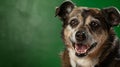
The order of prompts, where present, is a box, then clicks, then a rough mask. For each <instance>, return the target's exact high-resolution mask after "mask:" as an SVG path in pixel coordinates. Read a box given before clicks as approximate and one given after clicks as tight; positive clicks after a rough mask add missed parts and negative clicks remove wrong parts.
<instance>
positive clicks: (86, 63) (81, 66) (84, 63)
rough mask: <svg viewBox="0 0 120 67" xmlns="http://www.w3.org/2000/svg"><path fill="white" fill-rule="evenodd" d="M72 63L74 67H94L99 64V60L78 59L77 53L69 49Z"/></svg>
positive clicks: (86, 57)
mask: <svg viewBox="0 0 120 67" xmlns="http://www.w3.org/2000/svg"><path fill="white" fill-rule="evenodd" d="M69 57H70V63H71V66H72V67H94V66H95V65H96V64H97V63H98V60H97V59H90V58H89V57H88V56H85V57H77V56H76V55H75V51H73V50H71V49H69Z"/></svg>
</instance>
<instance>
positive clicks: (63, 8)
mask: <svg viewBox="0 0 120 67" xmlns="http://www.w3.org/2000/svg"><path fill="white" fill-rule="evenodd" d="M73 8H74V4H73V3H72V2H70V1H65V2H63V3H62V4H61V5H60V7H58V8H56V14H55V15H56V16H59V17H60V18H61V20H63V21H64V20H65V19H66V18H67V17H68V15H69V13H70V12H71V11H72V10H73Z"/></svg>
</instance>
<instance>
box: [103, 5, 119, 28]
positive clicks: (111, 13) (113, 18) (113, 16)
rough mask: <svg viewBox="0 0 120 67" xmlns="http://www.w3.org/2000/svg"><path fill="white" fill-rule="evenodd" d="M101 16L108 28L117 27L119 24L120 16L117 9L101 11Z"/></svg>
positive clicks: (110, 8)
mask: <svg viewBox="0 0 120 67" xmlns="http://www.w3.org/2000/svg"><path fill="white" fill-rule="evenodd" d="M102 13H103V16H104V18H105V20H106V21H107V23H108V24H110V26H117V25H118V24H119V23H120V14H119V11H118V9H117V8H115V7H109V8H104V9H102Z"/></svg>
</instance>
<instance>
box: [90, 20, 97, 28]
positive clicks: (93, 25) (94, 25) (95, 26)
mask: <svg viewBox="0 0 120 67" xmlns="http://www.w3.org/2000/svg"><path fill="white" fill-rule="evenodd" d="M90 26H91V27H94V28H97V27H99V23H98V22H97V21H92V22H91V23H90Z"/></svg>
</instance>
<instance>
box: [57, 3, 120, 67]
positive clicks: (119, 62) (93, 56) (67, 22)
mask: <svg viewBox="0 0 120 67" xmlns="http://www.w3.org/2000/svg"><path fill="white" fill-rule="evenodd" d="M55 14H56V16H58V17H59V18H60V20H61V21H62V27H63V28H62V32H61V34H62V39H63V41H64V43H65V50H64V52H62V55H61V57H62V67H120V41H119V38H118V37H117V36H116V34H115V32H114V29H113V27H114V26H117V25H119V23H120V13H119V10H118V9H117V8H115V7H107V8H103V9H98V8H88V7H77V6H76V5H75V4H74V3H73V2H71V1H65V2H63V3H62V4H61V5H60V6H59V7H57V8H56V13H55Z"/></svg>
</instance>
